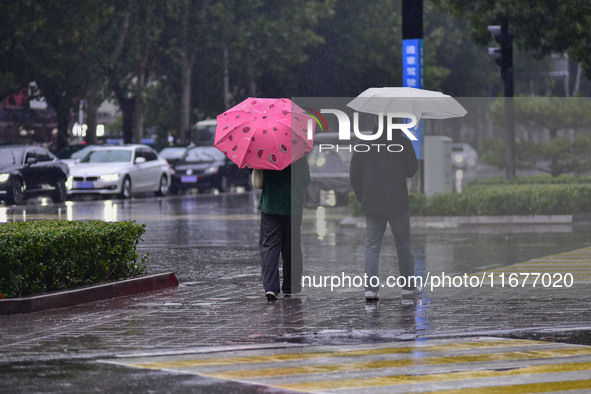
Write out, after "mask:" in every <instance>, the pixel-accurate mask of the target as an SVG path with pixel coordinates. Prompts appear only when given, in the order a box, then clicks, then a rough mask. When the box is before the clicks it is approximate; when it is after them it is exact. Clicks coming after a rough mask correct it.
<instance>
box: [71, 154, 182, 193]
mask: <svg viewBox="0 0 591 394" xmlns="http://www.w3.org/2000/svg"><path fill="white" fill-rule="evenodd" d="M67 186H68V194H69V195H73V194H99V195H116V196H119V197H121V198H130V197H131V196H132V195H133V194H135V193H145V192H154V193H156V195H159V196H163V195H165V194H166V193H167V192H168V187H169V186H170V167H169V165H168V162H167V161H166V160H164V159H162V158H161V157H159V156H158V154H157V153H156V152H155V151H154V150H153V149H152V148H150V147H148V146H145V145H122V146H99V147H96V148H94V149H92V150H90V151H89V152H88V153H87V154H86V156H84V157H83V158H82V159H81V160H80V161H78V162H77V163H75V164H74V165H70V177H69V179H68V185H67Z"/></svg>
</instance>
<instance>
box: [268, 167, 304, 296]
mask: <svg viewBox="0 0 591 394" xmlns="http://www.w3.org/2000/svg"><path fill="white" fill-rule="evenodd" d="M263 179H264V187H263V190H262V192H261V198H260V201H259V205H258V209H259V211H261V230H260V240H259V249H260V253H261V262H262V275H263V287H264V289H265V297H266V298H267V300H269V301H274V300H276V299H277V298H278V295H279V293H280V290H281V291H283V294H284V296H291V295H292V294H294V293H298V292H300V291H301V278H302V248H301V236H300V227H301V225H302V212H303V208H304V194H305V190H306V188H307V187H308V184H309V183H310V171H309V168H308V161H307V159H306V157H302V158H301V159H299V160H298V161H296V162H295V163H293V164H292V165H290V166H288V167H287V168H285V169H283V170H281V171H277V170H263ZM280 255H281V258H282V261H283V283H282V284H281V287H280V286H279V283H280V278H279V256H280Z"/></svg>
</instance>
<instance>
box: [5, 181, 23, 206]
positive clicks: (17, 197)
mask: <svg viewBox="0 0 591 394" xmlns="http://www.w3.org/2000/svg"><path fill="white" fill-rule="evenodd" d="M23 201H25V185H24V184H23V181H22V180H21V179H20V178H14V180H13V181H12V185H10V188H9V189H8V193H7V194H6V202H7V203H8V204H9V205H20V204H22V203H23Z"/></svg>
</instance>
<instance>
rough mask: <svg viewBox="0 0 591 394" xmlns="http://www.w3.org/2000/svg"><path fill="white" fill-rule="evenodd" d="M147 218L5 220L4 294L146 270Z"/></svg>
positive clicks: (0, 246) (1, 244) (1, 247)
mask: <svg viewBox="0 0 591 394" xmlns="http://www.w3.org/2000/svg"><path fill="white" fill-rule="evenodd" d="M144 232H145V225H144V224H141V225H140V224H136V223H135V222H113V223H110V222H101V221H88V222H82V221H73V222H68V221H33V222H8V223H2V224H0V294H3V295H4V296H6V297H15V296H26V295H30V294H35V293H41V292H46V291H54V290H63V289H69V288H72V287H76V286H81V285H87V284H95V283H99V282H102V281H105V280H114V279H124V278H129V277H133V276H137V275H140V274H142V273H143V272H144V271H145V269H146V267H145V266H144V262H145V259H146V257H147V256H144V257H142V258H141V260H140V261H139V262H138V257H139V256H138V254H137V253H136V250H135V248H136V246H137V244H138V242H139V241H140V238H141V236H142V234H143V233H144Z"/></svg>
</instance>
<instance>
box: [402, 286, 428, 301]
mask: <svg viewBox="0 0 591 394" xmlns="http://www.w3.org/2000/svg"><path fill="white" fill-rule="evenodd" d="M423 290H424V289H423V288H422V287H421V286H417V287H415V288H414V289H412V290H407V289H402V298H415V297H417V296H420V295H421V294H423Z"/></svg>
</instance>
